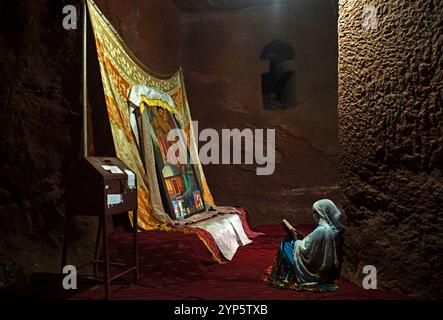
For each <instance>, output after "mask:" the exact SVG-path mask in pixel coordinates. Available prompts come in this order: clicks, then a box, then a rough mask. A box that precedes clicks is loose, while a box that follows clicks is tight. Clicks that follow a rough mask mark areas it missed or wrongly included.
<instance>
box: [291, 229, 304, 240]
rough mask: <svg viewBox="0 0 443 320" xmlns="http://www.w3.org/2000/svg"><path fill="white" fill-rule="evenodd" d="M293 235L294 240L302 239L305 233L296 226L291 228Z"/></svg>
mask: <svg viewBox="0 0 443 320" xmlns="http://www.w3.org/2000/svg"><path fill="white" fill-rule="evenodd" d="M291 236H292V238H293V239H294V240H302V239H303V238H304V237H305V235H304V234H303V233H302V232H301V231H300V230H297V229H296V228H293V229H292V230H291Z"/></svg>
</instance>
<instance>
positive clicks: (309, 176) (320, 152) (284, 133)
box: [181, 0, 339, 224]
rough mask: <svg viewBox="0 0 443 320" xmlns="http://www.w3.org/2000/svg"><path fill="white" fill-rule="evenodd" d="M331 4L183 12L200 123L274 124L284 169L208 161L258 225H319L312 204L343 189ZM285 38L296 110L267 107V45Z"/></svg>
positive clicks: (225, 200)
mask: <svg viewBox="0 0 443 320" xmlns="http://www.w3.org/2000/svg"><path fill="white" fill-rule="evenodd" d="M335 14H336V12H335V10H334V6H332V5H331V2H330V1H326V0H315V1H312V0H309V1H308V0H301V1H292V2H290V1H286V2H281V3H280V2H278V3H275V4H274V5H269V6H264V7H254V8H250V9H247V10H237V11H228V12H200V13H198V14H185V15H183V18H182V26H183V30H182V32H183V48H182V59H181V60H182V63H183V67H184V73H185V80H186V84H187V89H188V99H189V103H190V105H191V112H192V115H193V117H194V118H195V119H196V120H199V124H200V128H202V129H203V128H208V127H209V128H215V129H216V130H218V131H219V132H221V130H222V129H224V128H226V129H229V128H239V129H244V128H263V129H267V128H273V129H275V130H276V147H277V152H278V153H277V161H278V165H277V166H276V169H275V172H274V174H272V175H270V176H256V174H255V171H254V170H249V169H250V168H248V167H245V166H241V165H208V166H206V168H205V172H206V174H207V178H208V182H209V185H210V187H211V188H212V191H213V193H214V196H215V200H216V201H217V202H218V203H219V204H221V205H241V206H244V207H245V208H246V209H248V210H249V213H250V219H251V222H252V223H253V224H277V223H280V221H281V219H282V218H284V217H286V218H288V219H289V220H290V221H291V222H293V223H306V222H309V223H311V222H312V203H313V202H314V201H315V200H317V199H318V198H322V197H329V198H332V199H333V200H334V201H337V200H338V199H339V194H338V188H337V185H338V164H337V161H336V159H337V154H338V150H337V145H338V138H337V29H336V28H337V26H336V15H335ZM275 39H279V40H281V41H283V42H285V43H288V44H290V45H292V46H293V47H294V49H295V54H296V57H295V59H294V60H292V61H287V62H286V67H287V70H293V71H295V74H294V77H293V78H292V79H291V80H290V82H289V83H288V84H287V86H288V87H289V89H288V90H286V91H287V92H288V93H290V94H289V97H287V100H288V101H289V103H288V104H289V108H287V109H285V110H264V109H263V105H262V95H261V75H262V73H265V72H267V71H268V70H269V62H266V61H260V53H261V51H262V50H263V49H264V48H265V47H266V45H268V44H269V43H270V42H272V41H273V40H275Z"/></svg>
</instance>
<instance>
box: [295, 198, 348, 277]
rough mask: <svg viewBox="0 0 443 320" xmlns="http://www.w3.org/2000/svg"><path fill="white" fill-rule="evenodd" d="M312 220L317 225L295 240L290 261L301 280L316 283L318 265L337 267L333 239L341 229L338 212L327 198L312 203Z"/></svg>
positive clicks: (337, 259)
mask: <svg viewBox="0 0 443 320" xmlns="http://www.w3.org/2000/svg"><path fill="white" fill-rule="evenodd" d="M312 209H313V211H314V219H315V221H316V222H317V223H318V227H317V228H316V229H315V230H314V231H313V232H311V233H310V234H309V235H308V236H306V237H305V238H304V239H303V240H301V241H297V243H296V247H295V250H294V260H295V267H296V274H297V278H298V279H299V281H300V282H301V283H318V282H321V281H323V280H324V279H320V277H319V273H318V270H313V268H312V266H313V265H314V266H317V267H318V269H320V268H334V267H336V268H338V267H339V266H340V260H339V254H338V251H337V244H336V239H337V236H338V235H339V233H340V231H341V230H342V229H343V227H342V225H341V223H340V218H341V212H340V210H338V208H337V207H336V206H335V204H334V203H333V202H332V201H331V200H329V199H322V200H319V201H317V202H315V203H314V205H313V206H312Z"/></svg>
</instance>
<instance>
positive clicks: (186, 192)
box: [144, 103, 206, 220]
mask: <svg viewBox="0 0 443 320" xmlns="http://www.w3.org/2000/svg"><path fill="white" fill-rule="evenodd" d="M144 107H145V108H146V110H147V112H146V114H147V116H148V120H149V121H148V122H149V132H150V135H151V138H152V141H153V146H154V156H155V162H156V165H157V168H158V170H159V172H160V173H161V174H160V176H161V179H160V180H162V181H159V185H160V188H163V194H165V195H166V197H165V198H167V201H168V203H167V206H166V207H167V209H168V211H169V215H170V216H171V218H172V219H175V220H180V219H181V220H183V219H186V218H188V217H190V216H192V215H193V214H196V213H200V212H203V211H205V209H206V208H205V204H204V202H203V200H202V197H201V191H200V190H201V188H200V184H199V181H198V179H197V176H196V174H195V170H194V166H193V165H192V164H191V163H190V161H185V163H181V162H180V161H179V162H177V161H170V158H168V151H169V150H170V148H171V146H172V145H174V144H177V143H179V144H181V148H180V149H181V150H186V152H187V159H190V156H189V149H188V147H187V145H186V138H185V137H184V136H180V138H178V139H176V141H169V140H168V138H167V137H168V134H169V133H170V132H171V130H176V129H180V126H179V124H178V121H177V120H176V119H175V116H174V114H173V112H171V110H168V109H169V108H166V107H164V106H158V105H155V104H152V105H148V104H147V103H144ZM176 132H183V131H180V130H178V131H176ZM169 156H170V155H169ZM196 199H197V200H196Z"/></svg>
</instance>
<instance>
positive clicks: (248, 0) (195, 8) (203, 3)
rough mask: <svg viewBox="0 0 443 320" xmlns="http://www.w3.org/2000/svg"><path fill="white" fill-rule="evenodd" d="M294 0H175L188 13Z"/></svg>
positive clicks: (228, 9) (244, 7)
mask: <svg viewBox="0 0 443 320" xmlns="http://www.w3.org/2000/svg"><path fill="white" fill-rule="evenodd" d="M294 1H297V0H173V2H174V3H175V4H176V6H177V7H178V8H179V9H180V10H181V11H182V12H186V13H198V12H206V11H232V10H241V9H246V8H251V7H258V6H268V5H273V4H277V3H280V4H285V3H289V2H294Z"/></svg>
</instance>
